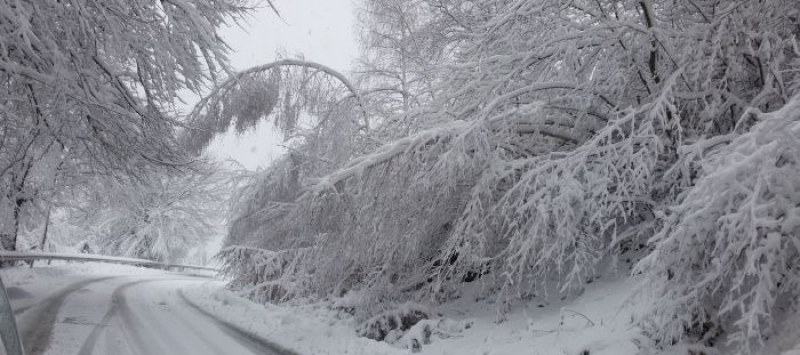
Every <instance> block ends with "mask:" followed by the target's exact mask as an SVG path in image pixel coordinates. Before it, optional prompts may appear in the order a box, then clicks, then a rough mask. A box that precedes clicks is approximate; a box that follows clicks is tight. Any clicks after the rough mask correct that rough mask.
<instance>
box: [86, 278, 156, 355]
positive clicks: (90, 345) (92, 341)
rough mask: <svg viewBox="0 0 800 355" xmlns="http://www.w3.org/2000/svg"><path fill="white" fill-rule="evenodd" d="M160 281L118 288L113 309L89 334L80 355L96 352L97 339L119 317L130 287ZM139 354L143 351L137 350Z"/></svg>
mask: <svg viewBox="0 0 800 355" xmlns="http://www.w3.org/2000/svg"><path fill="white" fill-rule="evenodd" d="M152 281H158V280H139V281H133V282H128V283H125V284H122V285H120V286H118V287H117V288H116V289H114V292H113V293H112V294H111V308H109V309H108V311H107V312H106V314H104V315H103V319H102V320H100V323H98V324H97V325H96V326H95V327H94V328H92V332H91V333H89V336H88V337H87V338H86V340H85V341H84V342H83V344H82V345H81V349H80V350H79V351H78V355H91V354H92V351H93V350H94V347H95V345H97V339H98V338H99V337H100V333H101V332H102V331H103V329H104V328H105V327H107V326H108V325H109V323H110V322H111V319H112V318H114V316H116V315H117V313H118V312H119V309H120V307H121V306H122V305H123V304H124V303H125V299H124V298H123V297H124V296H123V293H124V292H125V290H127V289H128V288H130V287H133V286H136V285H138V284H141V283H144V282H152ZM137 340H138V339H137ZM134 345H135V346H137V345H140V343H139V342H136V344H134ZM137 350H138V351H139V352H142V350H143V349H137Z"/></svg>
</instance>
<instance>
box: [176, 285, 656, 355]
mask: <svg viewBox="0 0 800 355" xmlns="http://www.w3.org/2000/svg"><path fill="white" fill-rule="evenodd" d="M219 286H220V285H219V284H218V283H207V284H204V285H202V286H198V287H195V288H192V289H187V292H186V294H187V296H188V297H189V298H190V299H191V300H192V301H193V302H196V303H198V304H200V305H202V307H204V308H205V309H207V310H209V311H210V312H211V313H213V314H214V315H215V316H217V317H220V318H222V319H225V320H228V321H230V322H233V323H236V324H239V325H242V326H243V327H245V328H246V329H248V330H250V331H252V332H253V333H255V334H258V335H259V336H261V337H264V338H267V339H271V340H274V341H275V342H277V343H278V344H280V345H281V346H283V347H285V348H287V349H291V350H294V351H296V352H298V353H300V354H309V355H311V354H313V355H316V354H375V355H381V354H408V353H410V352H411V351H410V350H409V349H408V347H407V346H408V344H409V343H410V338H411V337H413V336H414V335H419V333H421V330H420V327H412V329H411V330H410V331H409V332H408V333H407V334H406V335H405V336H404V337H403V338H401V339H400V340H399V341H397V342H396V343H395V344H394V345H389V344H387V343H385V342H378V341H374V340H370V339H366V338H360V337H357V336H356V332H355V326H356V324H355V321H354V320H353V319H352V317H351V316H349V315H347V314H345V313H342V312H336V311H332V310H330V309H329V307H327V305H325V304H318V305H310V306H283V305H260V304H256V303H253V302H251V301H249V300H246V299H244V298H241V297H239V296H237V295H236V294H235V293H233V292H231V291H228V290H224V289H222V288H220V287H219ZM476 287H478V286H477V285H476ZM633 287H634V283H633V282H632V281H630V280H614V281H608V282H601V281H596V282H595V283H593V284H591V285H589V287H587V288H586V290H585V292H584V293H583V294H582V295H581V296H579V297H577V298H575V299H574V300H571V301H566V302H552V301H551V302H549V303H548V302H545V301H543V300H538V299H532V300H530V301H529V302H528V303H527V304H525V305H524V306H520V307H517V308H514V309H512V310H511V312H510V313H509V314H508V315H507V316H506V318H505V320H503V321H502V322H496V320H497V318H498V313H497V309H498V307H497V305H496V304H493V303H491V302H487V301H485V300H481V301H476V300H475V299H474V298H473V297H468V296H465V297H462V298H460V299H459V300H458V301H456V302H452V303H448V304H445V305H442V306H440V307H438V308H437V310H438V311H439V314H440V315H441V318H437V319H431V320H426V321H423V322H427V323H428V324H430V326H431V329H432V336H431V342H430V344H424V345H422V349H421V352H420V353H421V354H442V355H445V354H451V355H458V354H478V355H516V354H542V355H545V354H570V355H572V354H576V355H577V354H581V352H582V351H584V350H587V351H589V353H590V354H592V355H597V354H600V355H602V354H608V355H628V354H630V355H634V354H641V352H639V349H638V347H637V345H636V344H637V343H643V342H646V340H645V338H644V337H643V336H642V335H641V334H640V332H639V330H638V329H637V328H636V327H635V326H634V325H633V323H632V319H633V317H634V312H635V311H636V308H635V307H632V306H628V305H627V304H626V303H627V302H626V301H628V300H629V295H630V294H631V293H632V290H633ZM476 293H477V292H476ZM539 305H542V307H539ZM578 313H580V315H579V314H578ZM584 316H585V317H586V318H588V320H587V319H586V318H584ZM415 333H416V334H415ZM420 337H421V336H420Z"/></svg>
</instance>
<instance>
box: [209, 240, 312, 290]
mask: <svg viewBox="0 0 800 355" xmlns="http://www.w3.org/2000/svg"><path fill="white" fill-rule="evenodd" d="M307 254H308V250H307V249H288V250H283V251H279V252H274V251H269V250H264V249H257V248H249V247H241V246H237V247H228V248H225V249H223V250H222V251H220V252H219V254H217V258H220V259H222V260H224V264H223V267H222V270H221V273H222V275H224V276H226V277H228V278H230V283H229V287H230V288H232V289H234V290H237V291H238V292H239V293H241V294H243V295H245V296H247V297H248V298H250V299H253V300H255V301H257V302H280V301H286V300H288V299H291V298H294V297H297V296H298V295H297V294H292V293H290V292H291V291H296V290H298V289H300V288H299V287H291V288H290V287H287V286H285V285H287V284H290V283H291V282H290V281H288V280H286V279H284V277H292V276H296V275H302V274H299V273H297V272H296V270H295V269H296V268H297V267H298V264H299V263H300V261H301V260H303V258H305V257H307ZM295 281H297V280H295Z"/></svg>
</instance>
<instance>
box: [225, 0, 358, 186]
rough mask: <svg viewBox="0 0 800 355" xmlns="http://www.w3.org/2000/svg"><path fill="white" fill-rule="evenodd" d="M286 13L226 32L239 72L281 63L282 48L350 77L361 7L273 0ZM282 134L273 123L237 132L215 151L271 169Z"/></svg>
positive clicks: (336, 1)
mask: <svg viewBox="0 0 800 355" xmlns="http://www.w3.org/2000/svg"><path fill="white" fill-rule="evenodd" d="M273 2H274V4H275V6H276V7H277V8H278V11H279V12H280V14H281V17H282V19H281V18H278V17H277V16H276V15H275V14H274V13H273V12H272V10H270V9H269V8H262V9H259V10H258V11H257V12H255V13H253V15H252V16H250V17H249V18H247V19H246V22H244V23H242V25H243V26H242V28H240V27H237V26H233V27H229V28H225V29H223V30H222V31H221V34H222V36H223V37H224V39H225V41H226V42H228V45H230V46H231V48H232V53H231V54H230V60H231V65H232V66H233V68H234V69H235V70H237V71H238V70H243V69H247V68H249V67H252V66H256V65H260V64H265V63H268V62H270V61H273V60H274V59H275V56H276V53H277V51H278V50H279V49H280V50H282V51H283V52H284V53H287V54H288V55H289V56H291V57H294V56H295V55H299V54H302V55H303V56H304V57H305V58H306V59H307V60H311V61H315V62H319V63H322V64H325V65H327V66H330V67H332V68H334V69H336V70H339V71H341V72H347V71H348V70H349V69H350V64H351V63H352V62H353V60H354V59H355V57H356V55H357V51H358V44H357V42H356V40H355V27H354V22H355V20H354V19H355V11H354V8H355V5H354V3H353V0H273ZM280 143H281V138H280V135H279V134H277V133H276V132H274V131H273V130H272V129H271V127H270V126H269V124H268V123H267V122H262V124H261V125H259V127H257V128H256V130H254V131H251V132H248V133H246V134H244V135H242V136H238V135H236V134H235V133H233V132H231V133H228V134H226V135H224V136H221V137H219V138H217V139H216V140H215V141H214V142H213V143H212V144H211V146H210V147H209V152H210V153H211V154H212V155H214V156H216V157H218V158H221V159H234V160H236V161H238V162H239V163H241V164H242V165H243V166H244V167H245V168H247V169H251V170H255V169H257V168H263V167H266V166H267V165H269V163H270V162H271V161H272V160H273V159H275V158H277V157H278V156H279V155H280V154H281V153H282V151H281V148H280V147H279V146H278V145H279V144H280Z"/></svg>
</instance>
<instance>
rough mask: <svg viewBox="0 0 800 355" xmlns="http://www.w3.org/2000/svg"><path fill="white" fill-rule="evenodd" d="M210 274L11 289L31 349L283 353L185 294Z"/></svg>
mask: <svg viewBox="0 0 800 355" xmlns="http://www.w3.org/2000/svg"><path fill="white" fill-rule="evenodd" d="M204 282H208V279H204V278H200V277H192V276H182V275H167V274H164V275H158V274H155V275H146V276H144V275H136V276H104V277H99V276H94V277H87V278H85V279H80V280H75V281H71V282H69V283H66V284H64V285H59V286H58V287H53V288H52V289H46V290H43V289H25V288H24V287H9V296H10V298H11V304H12V307H13V308H14V313H15V315H16V317H17V322H18V323H19V327H20V333H22V338H23V339H22V341H23V344H24V345H25V349H26V350H27V352H28V354H30V355H38V354H52V355H67V354H77V355H92V354H96V355H105V354H113V355H128V354H131V355H132V354H142V355H156V354H175V355H178V354H193V355H195V354H196V355H203V354H243V355H245V354H269V355H272V354H275V355H277V354H280V355H283V354H281V353H280V352H279V351H278V350H277V348H275V347H274V346H272V345H271V344H270V343H268V342H266V341H265V340H262V339H260V338H258V337H255V336H252V335H251V334H249V333H247V332H245V331H242V330H241V329H240V328H238V327H236V326H235V325H232V324H230V323H226V322H225V321H223V320H220V319H217V318H215V317H214V316H212V315H211V314H209V313H207V312H206V311H204V310H203V309H201V308H199V307H198V306H197V305H195V304H193V303H192V302H191V301H189V300H188V299H187V298H185V297H184V296H183V292H182V289H183V288H185V287H187V286H196V285H197V284H198V283H204Z"/></svg>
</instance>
